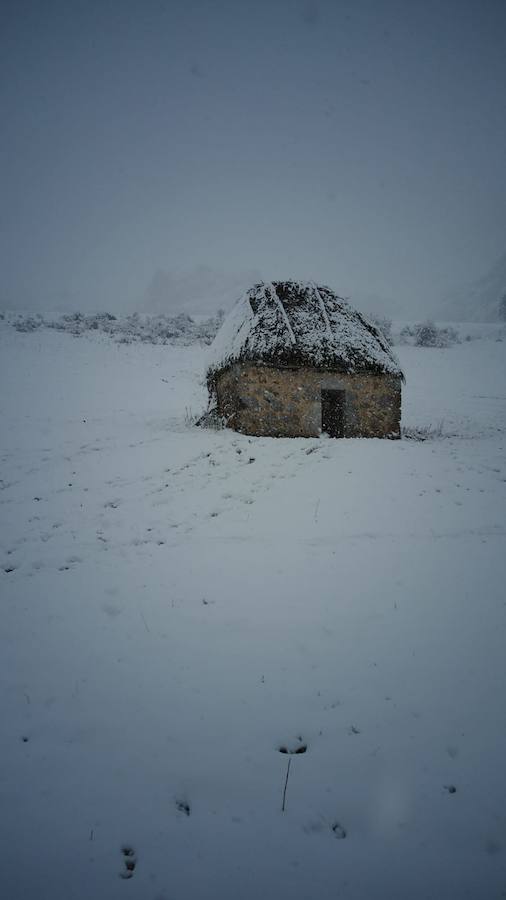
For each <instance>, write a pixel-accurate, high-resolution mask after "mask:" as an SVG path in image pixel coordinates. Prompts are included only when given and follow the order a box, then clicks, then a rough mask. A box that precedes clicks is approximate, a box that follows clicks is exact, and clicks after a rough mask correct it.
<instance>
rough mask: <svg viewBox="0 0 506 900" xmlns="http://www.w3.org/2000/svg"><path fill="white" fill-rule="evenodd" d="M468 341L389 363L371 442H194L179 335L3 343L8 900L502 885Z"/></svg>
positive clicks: (494, 661)
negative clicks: (386, 401)
mask: <svg viewBox="0 0 506 900" xmlns="http://www.w3.org/2000/svg"><path fill="white" fill-rule="evenodd" d="M478 333H479V332H478V331H477V332H476V334H478ZM484 334H486V337H481V338H480V337H478V336H476V339H473V340H470V341H463V342H462V343H461V344H459V345H456V346H453V347H451V348H449V349H446V350H440V349H430V348H417V347H411V346H405V347H400V348H398V352H399V357H400V362H401V365H402V368H403V370H404V372H405V374H406V378H407V383H406V385H405V387H404V394H403V397H404V402H403V423H404V426H405V428H406V429H407V432H408V433H409V434H416V433H418V434H421V435H422V436H424V435H427V434H428V435H429V439H428V440H425V441H422V442H420V441H413V440H407V439H406V440H402V441H397V442H389V441H379V440H362V441H361V440H341V441H333V440H330V439H325V438H324V439H321V440H314V439H309V440H305V439H292V440H288V439H286V440H273V439H256V438H250V437H247V436H241V435H238V434H235V433H233V432H229V431H217V432H214V431H208V430H203V429H200V428H197V427H194V426H192V425H191V418H192V414H196V413H198V412H200V411H201V409H202V407H203V405H204V403H205V391H204V386H203V371H204V365H205V351H204V350H203V349H202V348H201V347H197V346H194V347H186V348H185V347H173V346H160V345H158V346H150V345H146V344H142V343H139V344H115V343H114V342H112V341H111V340H110V339H108V338H107V337H104V336H101V335H99V334H97V335H95V336H92V335H86V336H83V337H80V338H78V337H72V336H70V335H67V334H62V333H59V332H56V331H53V330H43V329H40V330H37V331H35V332H33V333H28V334H27V333H18V332H16V331H15V330H14V329H12V328H8V327H7V326H5V325H4V326H2V327H0V379H1V384H2V394H1V400H0V415H1V423H2V431H1V441H0V444H1V452H0V462H1V472H0V477H1V482H0V488H1V490H0V504H1V528H0V588H1V595H2V628H1V631H0V666H1V680H0V683H1V717H2V718H1V721H2V729H1V732H0V747H1V760H2V765H1V766H0V793H1V798H2V804H1V805H2V816H1V818H0V834H1V845H2V848H3V858H2V867H1V868H2V871H1V875H0V884H1V896H2V897H3V898H5V900H90V898H93V900H120V898H121V900H122V898H126V897H128V898H136V900H183V898H184V900H204V898H205V900H210V898H214V897H216V898H220V900H232V898H233V900H236V898H237V897H238V896H239V897H241V898H242V900H259V898H266V900H270V898H272V900H274V898H276V900H279V898H285V897H287V898H288V897H289V898H291V900H302V898H305V900H306V898H307V900H327V898H335V897H344V898H354V900H365V898H372V897H375V898H376V897H377V898H388V900H397V898H398V900H407V898H409V900H415V898H419V900H428V898H457V897H458V898H459V900H463V898H469V900H471V898H472V900H481V898H493V897H501V896H503V894H502V893H501V892H504V890H505V889H506V879H505V859H506V812H505V808H504V797H505V796H506V773H505V767H504V753H505V746H506V719H505V716H504V691H505V687H506V677H505V673H506V663H505V652H504V648H505V639H506V600H505V590H504V584H505V575H506V566H505V558H506V541H505V538H506V527H505V511H506V461H505V460H506V456H505V449H506V443H505V442H506V341H502V340H499V339H498V338H499V337H500V331H499V330H497V332H495V333H494V331H493V329H491V328H490V327H488V328H487V329H486V330H485V331H484ZM494 334H495V336H494ZM431 434H432V437H431ZM304 748H305V752H302V751H303V749H304ZM286 751H290V752H286ZM297 751H300V752H297ZM287 773H288V781H287ZM285 789H286V792H285ZM284 792H285V809H284V811H282V804H283V795H284Z"/></svg>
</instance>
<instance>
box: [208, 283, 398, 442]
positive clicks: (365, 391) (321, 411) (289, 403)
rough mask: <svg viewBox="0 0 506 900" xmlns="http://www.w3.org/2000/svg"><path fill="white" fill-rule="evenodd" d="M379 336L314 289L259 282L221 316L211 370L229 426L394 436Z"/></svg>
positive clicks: (394, 400)
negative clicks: (222, 319) (221, 320)
mask: <svg viewBox="0 0 506 900" xmlns="http://www.w3.org/2000/svg"><path fill="white" fill-rule="evenodd" d="M403 380H404V377H403V374H402V372H401V370H400V368H399V363H398V362H397V360H396V358H395V356H394V354H393V353H392V351H391V349H390V347H389V346H388V344H387V342H386V340H385V338H384V337H383V335H382V334H381V332H380V331H379V330H378V329H377V328H376V327H375V326H374V325H372V324H371V323H370V322H368V321H367V319H365V318H364V317H363V316H362V315H361V314H360V313H359V312H357V311H356V310H355V309H353V308H352V307H351V306H350V305H349V304H348V303H347V302H346V301H345V300H343V299H342V298H341V297H338V296H337V294H335V293H334V292H333V291H332V290H330V288H328V287H322V286H319V285H316V284H314V283H313V282H307V283H301V282H296V281H274V282H271V283H260V284H256V285H255V286H254V287H252V288H251V289H250V290H249V291H247V292H246V293H245V294H244V296H243V297H242V298H241V299H240V300H239V301H238V302H237V303H236V305H235V306H234V308H233V309H232V311H231V312H230V313H229V315H228V316H227V317H226V318H225V320H224V322H223V324H222V326H221V328H220V330H219V332H218V334H217V335H216V338H215V340H214V343H213V345H212V347H211V357H210V361H209V365H208V369H207V383H208V388H209V392H210V397H211V406H212V407H213V408H214V409H215V411H216V413H217V414H218V415H219V416H220V417H222V418H223V419H224V420H225V422H226V423H227V425H228V426H229V427H230V428H234V429H235V430H236V431H240V432H243V433H245V434H252V435H267V436H271V437H317V436H318V435H320V434H321V433H322V432H325V433H326V434H328V435H329V436H330V437H388V438H398V437H400V417H401V383H402V381H403Z"/></svg>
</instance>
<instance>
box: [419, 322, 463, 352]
mask: <svg viewBox="0 0 506 900" xmlns="http://www.w3.org/2000/svg"><path fill="white" fill-rule="evenodd" d="M414 338H415V346H416V347H450V346H451V345H452V344H456V343H457V342H458V341H459V336H458V333H457V332H456V331H455V329H454V328H450V327H446V328H439V327H438V326H437V325H436V324H435V323H434V322H432V321H431V320H430V319H427V321H426V322H419V323H418V324H417V325H415V328H414Z"/></svg>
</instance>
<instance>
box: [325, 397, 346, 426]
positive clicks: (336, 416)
mask: <svg viewBox="0 0 506 900" xmlns="http://www.w3.org/2000/svg"><path fill="white" fill-rule="evenodd" d="M345 412H346V394H345V391H336V390H333V391H331V390H326V389H323V388H322V431H324V432H325V433H326V434H328V436H329V437H333V438H342V437H344V419H345Z"/></svg>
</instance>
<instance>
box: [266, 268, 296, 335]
mask: <svg viewBox="0 0 506 900" xmlns="http://www.w3.org/2000/svg"><path fill="white" fill-rule="evenodd" d="M269 290H270V292H271V294H274V300H275V301H276V303H277V304H278V306H279V308H280V310H281V315H282V316H283V319H284V322H285V325H286V327H287V329H288V334H289V335H290V340H291V342H292V346H293V347H295V345H296V344H297V338H296V337H295V334H294V331H293V328H292V326H291V324H290V319H289V318H288V313H287V311H286V309H285V307H284V306H283V303H282V302H281V300H280V298H279V297H278V292H277V290H276V288H275V287H274V282H273V281H271V283H270V285H269Z"/></svg>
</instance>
